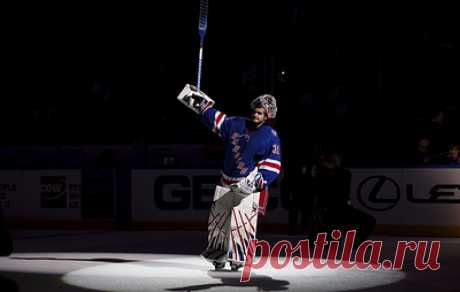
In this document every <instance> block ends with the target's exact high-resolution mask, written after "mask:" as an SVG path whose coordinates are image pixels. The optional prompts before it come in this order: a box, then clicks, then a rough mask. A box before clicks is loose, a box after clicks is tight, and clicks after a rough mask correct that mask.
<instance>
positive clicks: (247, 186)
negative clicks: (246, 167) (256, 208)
mask: <svg viewBox="0 0 460 292" xmlns="http://www.w3.org/2000/svg"><path fill="white" fill-rule="evenodd" d="M262 188H263V177H262V175H261V174H260V173H256V174H255V175H248V176H247V177H245V178H244V179H242V180H240V181H239V182H237V183H234V184H231V185H230V189H231V190H232V191H233V192H236V193H239V194H241V195H243V196H248V195H250V194H252V193H254V192H256V191H258V190H260V189H262Z"/></svg>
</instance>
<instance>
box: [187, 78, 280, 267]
mask: <svg viewBox="0 0 460 292" xmlns="http://www.w3.org/2000/svg"><path fill="white" fill-rule="evenodd" d="M178 99H179V100H180V101H181V102H182V103H184V104H185V105H187V106H188V107H189V108H191V109H192V110H193V111H195V112H196V113H198V114H200V115H201V117H202V121H203V122H204V124H205V125H206V126H207V127H208V128H210V129H211V130H212V131H213V132H215V133H216V134H217V135H219V136H220V137H221V138H222V139H223V141H224V143H225V147H224V163H223V169H222V178H221V182H220V185H217V186H216V191H215V194H214V199H213V204H212V207H211V210H210V214H209V220H208V246H207V247H206V249H205V251H204V252H203V253H202V254H201V256H202V257H203V258H205V259H206V260H208V261H210V262H212V263H213V264H214V266H215V268H216V270H220V269H223V268H224V267H225V264H226V262H230V266H231V269H232V270H238V269H239V268H240V267H242V265H243V263H244V260H245V256H246V250H247V248H248V244H249V241H250V240H251V239H255V236H256V228H257V217H258V214H261V215H262V216H263V215H265V211H266V206H267V201H268V186H269V185H270V184H271V183H272V182H273V181H274V180H275V179H276V178H277V177H278V175H279V173H280V171H281V148H280V139H279V137H278V134H277V133H276V131H275V130H274V129H273V128H272V127H271V126H270V125H269V124H268V123H267V122H268V121H270V120H272V119H274V118H275V117H276V112H277V106H276V99H275V98H274V97H273V96H272V95H269V94H264V95H261V96H259V97H257V98H255V99H254V100H253V101H252V102H251V109H252V114H251V116H250V118H244V117H237V116H235V117H228V116H227V115H225V114H224V113H223V112H221V111H219V110H217V109H214V108H213V105H214V101H213V100H212V99H210V98H209V97H208V96H207V95H206V94H204V93H203V92H201V91H199V92H198V91H197V90H196V88H195V87H194V86H191V85H186V86H185V88H184V89H183V90H182V92H181V93H180V94H179V96H178Z"/></svg>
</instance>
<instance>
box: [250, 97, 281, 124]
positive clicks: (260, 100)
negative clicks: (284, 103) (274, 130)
mask: <svg viewBox="0 0 460 292" xmlns="http://www.w3.org/2000/svg"><path fill="white" fill-rule="evenodd" d="M260 107H262V108H264V109H265V111H266V112H267V117H268V118H269V119H274V118H275V117H276V112H277V110H278V108H277V107H276V99H275V97H274V96H273V95H270V94H263V95H260V96H258V97H256V98H255V99H254V100H253V101H252V102H251V109H256V108H260Z"/></svg>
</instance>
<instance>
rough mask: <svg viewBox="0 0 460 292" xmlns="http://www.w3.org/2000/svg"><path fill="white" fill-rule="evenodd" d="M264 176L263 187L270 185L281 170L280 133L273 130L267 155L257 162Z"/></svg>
mask: <svg viewBox="0 0 460 292" xmlns="http://www.w3.org/2000/svg"><path fill="white" fill-rule="evenodd" d="M257 167H258V168H259V172H260V173H261V174H262V177H263V187H267V186H269V185H270V184H271V183H272V182H273V181H275V180H276V178H277V177H278V176H279V174H280V172H281V145H280V139H279V137H278V134H276V132H275V131H274V130H272V137H271V139H270V142H269V143H268V145H267V151H266V153H265V156H264V157H263V158H262V160H260V161H259V162H258V163H257Z"/></svg>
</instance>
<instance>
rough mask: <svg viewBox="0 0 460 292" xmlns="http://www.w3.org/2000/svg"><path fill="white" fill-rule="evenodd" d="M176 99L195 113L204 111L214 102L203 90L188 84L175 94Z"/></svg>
mask: <svg viewBox="0 0 460 292" xmlns="http://www.w3.org/2000/svg"><path fill="white" fill-rule="evenodd" d="M177 99H178V100H179V101H180V102H182V103H183V104H185V105H186V106H187V107H188V108H189V109H191V110H192V111H194V112H195V113H197V114H201V113H203V112H205V111H206V110H207V109H208V108H210V107H212V106H214V103H215V102H214V100H212V99H211V98H210V97H209V96H207V95H206V94H205V93H204V92H202V91H199V90H198V89H197V88H196V87H195V86H193V85H190V84H186V85H185V87H184V89H182V91H181V92H180V93H179V95H178V96H177Z"/></svg>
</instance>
